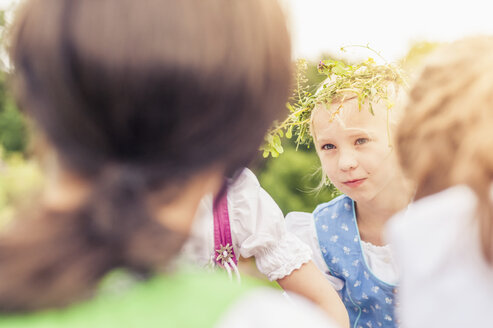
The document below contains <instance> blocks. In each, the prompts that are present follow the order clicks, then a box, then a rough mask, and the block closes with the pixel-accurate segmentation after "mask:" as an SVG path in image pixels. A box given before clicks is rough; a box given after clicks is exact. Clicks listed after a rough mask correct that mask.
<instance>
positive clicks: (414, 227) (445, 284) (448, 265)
mask: <svg viewBox="0 0 493 328" xmlns="http://www.w3.org/2000/svg"><path fill="white" fill-rule="evenodd" d="M476 204H477V198H476V196H475V194H474V193H473V192H472V190H471V189H469V188H468V187H466V186H456V187H452V188H449V189H446V190H444V191H442V192H440V193H437V194H434V195H431V196H428V197H425V198H423V199H420V200H418V201H416V202H415V203H413V204H411V206H409V208H408V210H407V211H403V212H401V213H398V214H396V215H395V216H394V217H393V218H392V219H391V221H389V224H388V226H387V238H388V240H389V241H390V243H391V244H392V248H393V250H394V251H395V255H396V260H397V264H398V267H399V270H400V271H401V272H402V279H401V281H400V290H399V299H400V306H399V307H398V309H397V310H398V312H397V313H398V314H399V316H400V319H401V322H402V323H403V327H408V328H414V327H415V328H418V327H451V328H454V327H491V310H492V309H493V267H492V266H491V265H489V264H488V263H487V262H486V261H485V260H484V257H483V254H482V252H481V247H480V242H479V231H478V226H477V222H476V220H477V219H476Z"/></svg>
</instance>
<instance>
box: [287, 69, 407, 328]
mask: <svg viewBox="0 0 493 328" xmlns="http://www.w3.org/2000/svg"><path fill="white" fill-rule="evenodd" d="M380 68H381V67H379V66H376V65H374V64H373V63H372V62H371V61H370V62H367V63H366V64H365V65H363V67H361V68H358V69H355V70H352V71H350V72H349V73H347V72H345V73H344V74H341V75H337V76H335V77H334V75H332V76H330V79H329V81H328V82H326V85H325V86H324V87H323V88H321V89H320V91H319V93H318V94H317V95H316V96H315V97H316V98H315V101H314V107H313V110H312V112H311V135H312V137H313V143H314V145H315V148H316V151H317V154H318V156H319V158H320V162H321V164H322V171H323V174H324V175H325V177H326V179H327V180H328V181H330V182H331V183H333V184H334V185H335V187H337V188H338V189H339V190H340V191H341V192H342V193H343V195H341V196H340V197H337V198H335V199H333V200H332V201H330V202H328V203H324V204H321V205H319V206H318V207H317V208H316V209H315V211H314V212H313V214H308V213H299V212H294V213H290V214H289V215H288V216H287V218H286V219H287V224H288V229H289V230H290V231H293V232H294V233H296V234H297V235H298V236H299V237H300V238H301V239H302V240H303V241H305V242H306V243H308V244H309V245H310V246H311V248H312V249H313V252H314V261H315V263H316V264H317V266H318V267H319V268H320V269H321V270H322V271H323V272H325V273H326V275H327V278H328V279H329V280H330V281H331V282H332V283H333V285H334V287H335V288H336V289H337V290H338V291H339V293H340V296H341V298H342V300H343V302H344V304H345V305H346V308H347V310H348V313H349V317H350V319H351V327H395V326H396V324H397V323H396V318H395V316H394V305H395V299H394V296H395V292H396V283H397V272H396V270H395V266H394V260H393V257H392V254H391V251H390V249H389V246H388V245H386V244H385V242H384V241H383V239H382V232H383V227H384V225H385V223H386V222H387V220H388V219H389V218H390V217H391V215H392V214H394V213H396V212H397V211H399V210H400V209H402V208H404V207H405V206H406V205H407V204H408V201H409V198H410V188H409V187H408V184H407V182H406V180H405V179H404V177H403V176H402V174H401V171H400V170H399V166H398V162H397V158H396V155H395V152H394V151H393V147H392V142H391V140H392V136H393V133H394V129H395V123H396V121H397V116H396V114H397V113H396V112H395V109H394V108H392V109H389V107H390V106H389V104H390V102H391V101H393V102H395V101H397V100H398V95H399V93H398V92H397V91H396V90H399V86H398V83H396V82H395V81H393V80H392V79H393V78H392V76H391V75H390V76H388V75H387V73H379V72H380V71H381V70H380ZM349 69H351V68H348V69H346V70H349ZM378 74H380V75H378ZM375 77H376V78H375ZM386 78H388V79H389V80H388V81H387V82H382V84H380V85H375V86H370V88H375V89H377V90H379V91H378V92H380V93H381V94H382V96H376V97H375V98H373V99H368V98H367V99H366V100H365V98H361V94H365V92H366V91H365V90H366V89H367V88H369V84H370V83H372V82H371V81H378V80H380V81H385V79H386ZM353 81H357V82H353ZM358 81H359V82H358ZM360 82H361V83H360ZM347 83H352V85H351V87H349V86H347V85H346V84H347ZM358 83H360V84H358ZM348 90H349V91H348ZM375 95H376V94H375ZM384 95H386V98H385V99H384V98H383V96H384Z"/></svg>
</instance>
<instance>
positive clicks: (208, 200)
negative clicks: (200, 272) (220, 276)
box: [182, 169, 311, 281]
mask: <svg viewBox="0 0 493 328" xmlns="http://www.w3.org/2000/svg"><path fill="white" fill-rule="evenodd" d="M212 198H213V197H212V195H207V196H205V197H204V198H203V199H202V200H201V202H200V204H199V208H198V210H197V214H196V217H195V221H194V224H193V227H192V230H191V232H190V238H189V240H188V241H187V242H186V244H185V245H184V247H183V249H182V255H183V257H182V260H183V258H185V259H186V260H187V261H190V262H192V263H196V264H198V265H200V266H208V265H210V264H211V263H212V259H213V256H214V233H213V227H214V220H213V214H212V202H213V199H212ZM227 199H228V210H229V219H230V226H231V237H232V241H233V247H234V251H235V254H236V255H237V256H238V255H239V256H241V257H244V258H248V257H251V256H254V257H255V262H256V264H257V268H258V270H259V271H260V272H261V273H263V274H264V275H266V276H267V277H268V278H269V280H271V281H273V280H278V279H281V278H283V277H285V276H287V275H289V274H291V272H292V271H293V270H295V269H299V268H300V267H301V266H302V265H303V264H304V263H307V262H308V261H310V259H311V250H310V248H309V247H308V246H307V245H305V244H304V243H303V242H302V241H301V240H300V239H299V238H297V237H296V236H295V235H294V234H293V233H290V232H288V231H287V229H286V226H285V224H284V215H283V213H282V211H281V209H280V208H279V206H277V204H276V202H275V201H274V200H273V199H272V197H270V195H269V194H268V193H267V192H266V191H265V190H264V189H263V188H262V187H261V186H260V184H259V182H258V180H257V178H256V176H255V175H254V174H253V173H252V171H250V170H249V169H244V170H243V172H242V173H241V174H240V176H239V177H238V178H237V180H236V181H235V182H234V183H233V184H232V185H231V186H229V188H228V195H227Z"/></svg>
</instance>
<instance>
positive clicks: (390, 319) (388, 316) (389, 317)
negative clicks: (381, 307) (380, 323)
mask: <svg viewBox="0 0 493 328" xmlns="http://www.w3.org/2000/svg"><path fill="white" fill-rule="evenodd" d="M384 319H385V320H387V321H392V317H391V316H390V315H388V314H386V315H385V317H384Z"/></svg>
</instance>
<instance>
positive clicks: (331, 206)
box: [313, 194, 352, 216]
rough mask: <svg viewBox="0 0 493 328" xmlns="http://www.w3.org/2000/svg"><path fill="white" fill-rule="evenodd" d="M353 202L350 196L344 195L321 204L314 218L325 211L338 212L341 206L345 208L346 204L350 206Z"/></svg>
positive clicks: (315, 211)
mask: <svg viewBox="0 0 493 328" xmlns="http://www.w3.org/2000/svg"><path fill="white" fill-rule="evenodd" d="M351 202H352V200H351V198H349V196H346V195H344V194H342V195H340V196H338V197H336V198H334V199H332V200H331V201H328V202H326V203H322V204H319V205H318V206H317V207H316V208H315V210H314V211H313V216H317V215H318V214H320V213H321V212H325V211H330V210H333V211H338V210H339V208H340V207H341V206H344V205H345V204H350V203H351Z"/></svg>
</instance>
